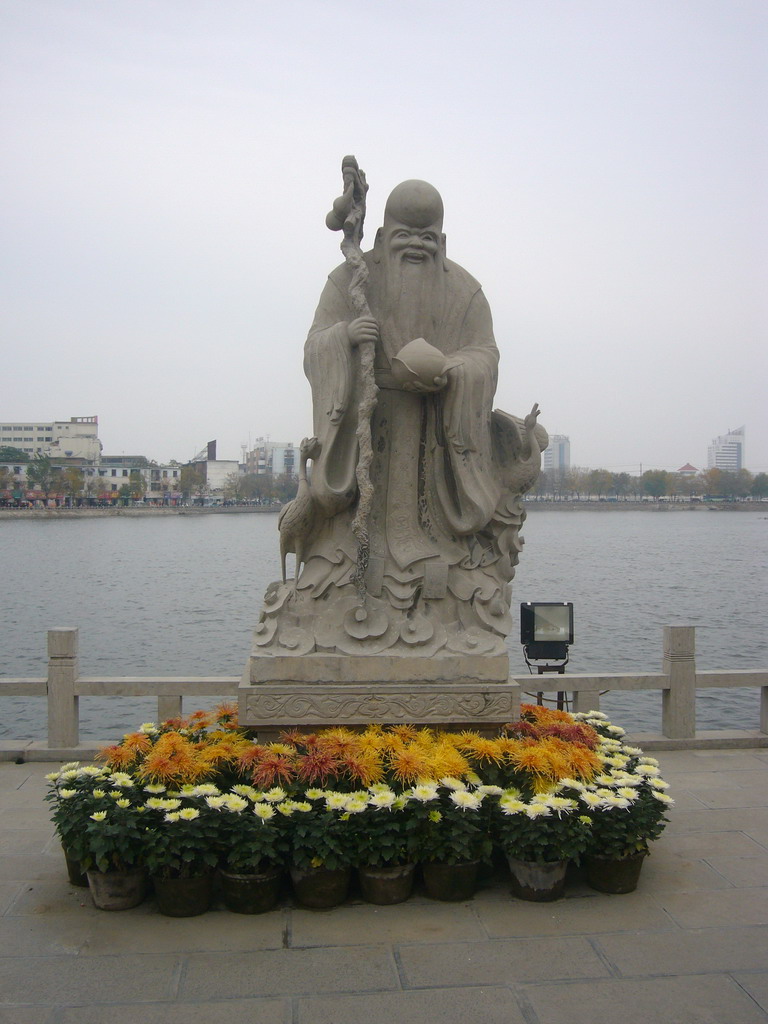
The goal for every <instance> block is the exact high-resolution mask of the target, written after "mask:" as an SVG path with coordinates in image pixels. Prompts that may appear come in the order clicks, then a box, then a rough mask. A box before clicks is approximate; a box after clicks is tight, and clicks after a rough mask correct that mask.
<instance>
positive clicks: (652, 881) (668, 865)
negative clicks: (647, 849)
mask: <svg viewBox="0 0 768 1024" xmlns="http://www.w3.org/2000/svg"><path fill="white" fill-rule="evenodd" d="M731 884H733V883H731V882H730V880H729V879H728V878H726V877H725V876H724V875H723V874H722V873H720V872H718V870H717V869H716V868H715V867H714V865H712V864H711V861H709V859H708V860H707V861H704V860H699V859H698V858H693V857H685V856H683V855H678V854H673V853H671V852H670V851H669V850H666V849H665V850H664V851H663V852H662V851H661V850H658V849H654V850H653V851H652V853H651V856H650V857H647V858H646V860H645V863H644V864H643V870H642V874H641V875H640V885H639V891H640V892H644V893H653V894H655V895H658V894H659V893H663V892H694V891H701V890H705V889H727V888H729V887H730V885H731Z"/></svg>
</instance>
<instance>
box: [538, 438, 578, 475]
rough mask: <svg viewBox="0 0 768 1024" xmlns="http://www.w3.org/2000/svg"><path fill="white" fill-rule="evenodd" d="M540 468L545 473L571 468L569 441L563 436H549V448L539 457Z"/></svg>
mask: <svg viewBox="0 0 768 1024" xmlns="http://www.w3.org/2000/svg"><path fill="white" fill-rule="evenodd" d="M541 468H542V469H543V470H544V472H545V473H551V472H553V471H554V472H558V471H563V472H567V471H568V470H569V469H570V468H571V441H570V438H568V437H566V436H565V435H564V434H551V435H550V438H549V447H548V448H545V449H544V451H543V452H542V455H541Z"/></svg>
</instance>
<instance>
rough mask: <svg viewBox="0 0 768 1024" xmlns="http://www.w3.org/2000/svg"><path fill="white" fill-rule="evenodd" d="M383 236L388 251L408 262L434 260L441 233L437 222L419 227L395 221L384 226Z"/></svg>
mask: <svg viewBox="0 0 768 1024" xmlns="http://www.w3.org/2000/svg"><path fill="white" fill-rule="evenodd" d="M385 238H386V244H387V246H388V248H389V251H390V253H391V254H392V255H393V256H396V257H399V259H401V260H405V261H406V262H408V263H426V262H428V261H434V260H435V259H436V257H437V253H438V251H439V249H440V238H441V235H440V228H439V225H437V224H432V225H430V226H428V227H425V228H421V227H413V226H411V225H409V224H398V223H397V222H395V223H394V224H392V225H387V226H386V228H385Z"/></svg>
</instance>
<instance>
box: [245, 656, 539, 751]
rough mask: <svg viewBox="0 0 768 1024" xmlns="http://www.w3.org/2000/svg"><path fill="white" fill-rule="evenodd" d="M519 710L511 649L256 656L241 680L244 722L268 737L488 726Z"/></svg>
mask: <svg viewBox="0 0 768 1024" xmlns="http://www.w3.org/2000/svg"><path fill="white" fill-rule="evenodd" d="M519 710H520V696H519V687H518V685H517V684H516V683H510V682H509V661H508V657H507V655H506V654H499V655H493V656H482V655H456V654H446V655H444V656H442V657H441V656H439V655H436V656H434V657H432V658H418V657H398V656H395V655H385V654H382V655H368V656H361V657H356V656H354V655H349V656H344V655H338V654H304V655H301V656H282V655H280V656H276V657H270V656H264V655H261V654H252V655H251V658H250V660H249V663H248V666H247V668H246V671H245V673H244V675H243V680H242V682H241V684H240V724H241V725H244V726H248V727H250V728H254V729H256V730H257V731H258V736H259V739H260V741H262V742H270V741H272V740H275V739H276V738H277V736H278V734H279V733H280V732H281V731H282V730H283V729H287V728H291V727H299V728H306V729H319V728H323V727H327V726H336V725H349V726H356V725H360V726H364V725H367V724H368V723H369V722H377V723H380V724H382V725H386V724H396V723H407V724H410V725H426V726H430V727H432V728H437V729H440V728H444V729H451V730H457V729H468V728H471V729H478V730H481V731H486V730H490V729H492V728H495V727H498V726H499V725H501V724H503V723H504V722H510V721H513V720H514V719H516V718H517V717H518V715H519Z"/></svg>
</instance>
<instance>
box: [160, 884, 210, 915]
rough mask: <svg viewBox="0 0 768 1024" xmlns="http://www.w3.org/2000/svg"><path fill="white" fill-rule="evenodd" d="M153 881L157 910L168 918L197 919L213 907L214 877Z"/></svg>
mask: <svg viewBox="0 0 768 1024" xmlns="http://www.w3.org/2000/svg"><path fill="white" fill-rule="evenodd" d="M152 881H153V882H154V886H155V896H156V897H157V909H158V910H159V911H160V913H161V914H165V915H166V917H196V916H197V915H198V914H204V913H205V912H206V910H207V909H208V908H209V907H210V905H211V897H212V894H213V875H212V874H210V873H209V874H205V875H195V876H194V877H192V878H161V877H160V876H159V875H156V876H155V877H154V878H153V879H152Z"/></svg>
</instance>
